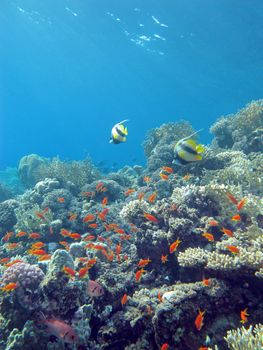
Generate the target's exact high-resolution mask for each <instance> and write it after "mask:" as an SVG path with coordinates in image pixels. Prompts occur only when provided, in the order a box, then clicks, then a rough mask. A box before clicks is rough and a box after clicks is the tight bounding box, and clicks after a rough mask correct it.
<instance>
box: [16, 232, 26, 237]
mask: <svg viewBox="0 0 263 350" xmlns="http://www.w3.org/2000/svg"><path fill="white" fill-rule="evenodd" d="M26 235H27V233H26V232H24V231H20V232H18V233H17V234H16V237H25V236H26Z"/></svg>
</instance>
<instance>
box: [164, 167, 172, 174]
mask: <svg viewBox="0 0 263 350" xmlns="http://www.w3.org/2000/svg"><path fill="white" fill-rule="evenodd" d="M162 170H164V171H166V172H167V173H169V174H172V173H173V168H171V167H169V166H163V167H162Z"/></svg>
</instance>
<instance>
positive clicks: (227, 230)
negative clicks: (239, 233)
mask: <svg viewBox="0 0 263 350" xmlns="http://www.w3.org/2000/svg"><path fill="white" fill-rule="evenodd" d="M221 232H223V233H224V234H225V235H227V236H228V237H234V233H233V232H232V231H231V230H229V229H227V228H224V227H223V228H222V230H221Z"/></svg>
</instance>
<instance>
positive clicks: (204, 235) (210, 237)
mask: <svg viewBox="0 0 263 350" xmlns="http://www.w3.org/2000/svg"><path fill="white" fill-rule="evenodd" d="M202 236H203V237H205V238H206V239H207V240H208V241H209V242H214V241H215V238H214V235H212V233H208V232H205V233H202Z"/></svg>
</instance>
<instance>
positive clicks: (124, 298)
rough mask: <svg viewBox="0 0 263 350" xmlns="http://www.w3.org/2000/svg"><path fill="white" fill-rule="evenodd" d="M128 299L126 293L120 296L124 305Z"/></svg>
mask: <svg viewBox="0 0 263 350" xmlns="http://www.w3.org/2000/svg"><path fill="white" fill-rule="evenodd" d="M127 301H128V295H127V294H124V295H123V297H122V298H121V305H122V306H124V305H125V304H126V303H127Z"/></svg>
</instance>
